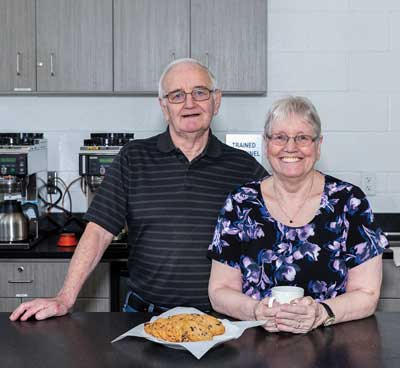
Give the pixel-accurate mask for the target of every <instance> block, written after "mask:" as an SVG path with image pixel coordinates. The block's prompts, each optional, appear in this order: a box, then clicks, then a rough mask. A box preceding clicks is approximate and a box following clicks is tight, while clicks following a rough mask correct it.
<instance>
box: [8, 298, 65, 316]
mask: <svg viewBox="0 0 400 368" xmlns="http://www.w3.org/2000/svg"><path fill="white" fill-rule="evenodd" d="M68 310H69V306H68V303H67V302H66V300H65V299H64V298H63V297H62V296H56V297H55V298H46V299H34V300H31V301H29V302H25V303H22V304H21V305H20V306H19V307H18V308H17V309H15V311H14V312H13V313H12V314H11V315H10V320H11V321H17V320H18V319H19V320H21V321H26V320H27V319H28V318H30V317H32V316H34V317H35V319H37V320H43V319H46V318H50V317H59V316H63V315H65V314H67V313H68Z"/></svg>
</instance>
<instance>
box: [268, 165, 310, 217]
mask: <svg viewBox="0 0 400 368" xmlns="http://www.w3.org/2000/svg"><path fill="white" fill-rule="evenodd" d="M313 186H314V172H313V175H312V178H311V186H310V189H309V190H308V193H307V196H306V198H305V199H304V201H303V203H302V204H301V206H299V208H298V209H297V211H296V212H295V213H294V214H293V216H289V215H288V213H287V212H286V211H285V209H284V208H283V205H282V204H281V201H280V198H279V197H278V194H277V191H276V188H275V181H274V180H273V181H272V187H273V189H274V194H275V198H276V202H277V203H278V206H279V208H280V210H281V211H282V212H283V214H284V215H285V216H286V217H287V218H288V219H289V223H290V224H293V222H294V220H295V218H296V217H297V215H298V214H299V213H300V211H301V210H302V208H303V207H304V205H305V204H306V202H307V201H308V200H309V199H310V194H311V190H312V188H313Z"/></svg>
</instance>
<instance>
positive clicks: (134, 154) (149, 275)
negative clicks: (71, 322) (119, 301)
mask: <svg viewBox="0 0 400 368" xmlns="http://www.w3.org/2000/svg"><path fill="white" fill-rule="evenodd" d="M159 102H160V105H161V109H162V112H163V114H164V118H165V120H166V122H167V123H168V129H167V131H166V132H164V133H162V134H159V135H157V136H154V137H151V138H148V139H142V140H134V141H132V142H130V143H128V144H127V145H126V146H125V147H123V148H122V150H121V151H120V154H119V155H118V156H117V157H116V158H115V159H114V162H113V165H112V166H111V167H110V169H109V170H108V172H107V175H106V177H105V178H104V180H103V183H102V185H101V187H100V188H99V190H98V193H97V194H96V196H95V198H94V200H93V202H92V204H91V206H90V208H89V210H88V212H87V213H86V219H87V220H88V221H89V223H88V225H87V227H86V230H85V232H84V234H83V236H82V237H81V240H80V242H79V245H78V246H77V248H76V251H75V253H74V256H73V257H72V260H71V263H70V267H69V270H68V273H67V276H66V279H65V282H64V285H63V287H62V289H61V290H60V292H59V293H58V295H57V296H56V297H55V298H51V299H35V300H33V301H30V302H26V303H22V304H21V305H20V306H19V307H18V308H17V309H16V310H15V311H14V312H13V313H12V314H11V316H10V319H11V320H17V319H20V320H26V319H27V318H29V317H31V316H34V317H35V318H36V319H39V320H41V319H45V318H48V317H51V316H61V315H64V314H66V313H68V310H69V309H70V308H71V307H72V306H73V304H74V302H75V300H76V298H77V296H78V293H79V291H80V289H81V288H82V285H83V283H84V282H85V280H86V279H87V277H88V275H89V274H90V272H91V271H93V269H94V268H95V267H96V265H97V264H98V262H99V261H100V259H101V257H102V255H103V253H104V251H105V250H106V248H107V246H108V245H109V244H110V242H111V240H112V238H113V235H114V234H118V233H119V232H120V230H121V229H122V227H123V226H124V224H125V222H126V223H127V225H128V234H129V235H128V246H129V259H128V268H129V274H130V275H129V276H130V277H129V279H130V288H131V292H130V293H129V294H128V297H127V303H126V306H125V309H126V310H128V311H145V310H148V311H162V310H166V309H169V308H172V307H175V306H193V307H197V308H199V309H202V310H209V309H210V303H209V299H208V293H207V285H208V278H209V272H210V261H209V260H208V259H207V257H206V252H207V247H208V245H209V243H210V242H211V239H212V234H213V228H214V225H215V221H216V218H217V215H218V212H219V209H220V208H221V206H222V204H223V202H224V199H225V197H226V195H227V194H228V193H229V192H230V191H231V190H233V189H234V188H235V187H236V186H238V185H240V184H243V183H245V182H248V181H249V180H253V179H260V178H262V177H263V176H265V175H266V171H265V170H264V168H263V167H262V166H261V165H259V164H258V163H257V161H256V160H255V159H253V158H252V157H251V156H250V155H249V154H247V153H246V152H244V151H240V150H237V149H234V148H231V147H228V146H227V145H225V144H223V143H221V142H220V141H219V140H218V139H217V138H216V137H215V136H214V135H213V134H212V133H211V130H210V124H211V121H212V118H213V116H214V115H216V114H217V112H218V109H219V106H220V103H221V91H220V90H218V89H217V88H216V83H215V79H214V77H213V75H212V74H211V72H210V71H209V70H208V69H207V68H206V67H205V66H203V65H202V64H200V63H199V62H198V61H196V60H193V59H180V60H176V61H174V62H173V63H171V64H170V65H168V66H167V68H166V69H165V71H164V73H163V74H162V76H161V78H160V83H159Z"/></svg>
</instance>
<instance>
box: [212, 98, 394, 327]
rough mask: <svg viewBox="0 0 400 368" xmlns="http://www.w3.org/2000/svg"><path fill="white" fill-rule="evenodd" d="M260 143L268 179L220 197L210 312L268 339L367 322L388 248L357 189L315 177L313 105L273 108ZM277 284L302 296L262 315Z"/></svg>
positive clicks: (292, 102)
mask: <svg viewBox="0 0 400 368" xmlns="http://www.w3.org/2000/svg"><path fill="white" fill-rule="evenodd" d="M264 137H265V143H266V149H265V150H266V156H267V158H268V160H269V162H270V165H271V168H272V172H273V175H271V176H268V177H265V178H264V179H263V180H261V181H257V182H251V183H248V184H245V185H243V186H242V187H239V188H238V189H236V190H235V191H234V192H232V193H231V194H230V195H229V196H228V197H227V199H226V202H225V205H224V207H223V208H222V210H221V212H220V216H219V218H218V221H217V226H216V229H215V233H214V238H213V241H212V243H211V245H210V247H209V251H208V256H209V257H210V258H211V259H212V268H211V275H210V283H209V296H210V300H211V303H212V306H213V308H214V309H215V310H216V311H218V312H221V313H224V314H227V315H230V316H232V317H235V318H238V319H242V320H252V319H258V320H266V324H265V325H264V328H265V329H266V330H267V331H270V332H278V331H286V332H293V333H306V332H308V331H310V330H312V329H314V328H316V327H318V326H321V325H329V324H332V323H339V322H345V321H350V320H355V319H360V318H364V317H367V316H370V315H371V314H373V313H374V311H375V309H376V306H377V302H378V298H379V291H380V286H381V280H382V253H383V250H384V248H385V247H386V246H387V240H386V238H385V237H384V235H383V234H382V231H381V230H380V229H379V228H378V227H377V224H376V223H375V221H374V216H373V214H372V211H371V207H370V205H369V203H368V200H367V198H366V197H365V194H364V193H363V192H362V191H361V189H360V188H358V187H357V186H355V185H352V184H349V183H346V182H344V181H342V180H339V179H336V178H334V177H332V176H329V175H326V174H323V173H321V172H319V171H317V170H315V168H314V166H315V163H316V162H317V160H318V159H319V157H320V152H321V144H322V136H321V123H320V118H319V116H318V113H317V111H316V109H315V107H314V106H313V104H312V103H311V102H310V101H309V100H307V99H306V98H302V97H288V98H284V99H281V100H279V101H277V102H276V103H275V104H274V105H273V106H272V108H271V110H270V111H269V113H268V116H267V121H266V124H265V130H264ZM278 285H279V286H280V285H293V286H294V285H295V286H300V287H302V288H304V291H305V296H304V297H303V298H300V299H297V300H296V301H295V302H292V303H290V304H279V303H277V302H276V301H274V302H273V304H272V305H271V307H268V304H269V303H268V302H269V298H270V295H271V288H272V287H274V286H278Z"/></svg>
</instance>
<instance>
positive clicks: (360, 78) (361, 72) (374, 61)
mask: <svg viewBox="0 0 400 368" xmlns="http://www.w3.org/2000/svg"><path fill="white" fill-rule="evenodd" d="M349 58H350V63H349V78H350V88H351V90H355V91H369V92H376V91H382V92H386V91H390V92H392V91H397V92H399V91H400V73H399V65H400V52H389V53H356V54H351V55H350V56H349Z"/></svg>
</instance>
